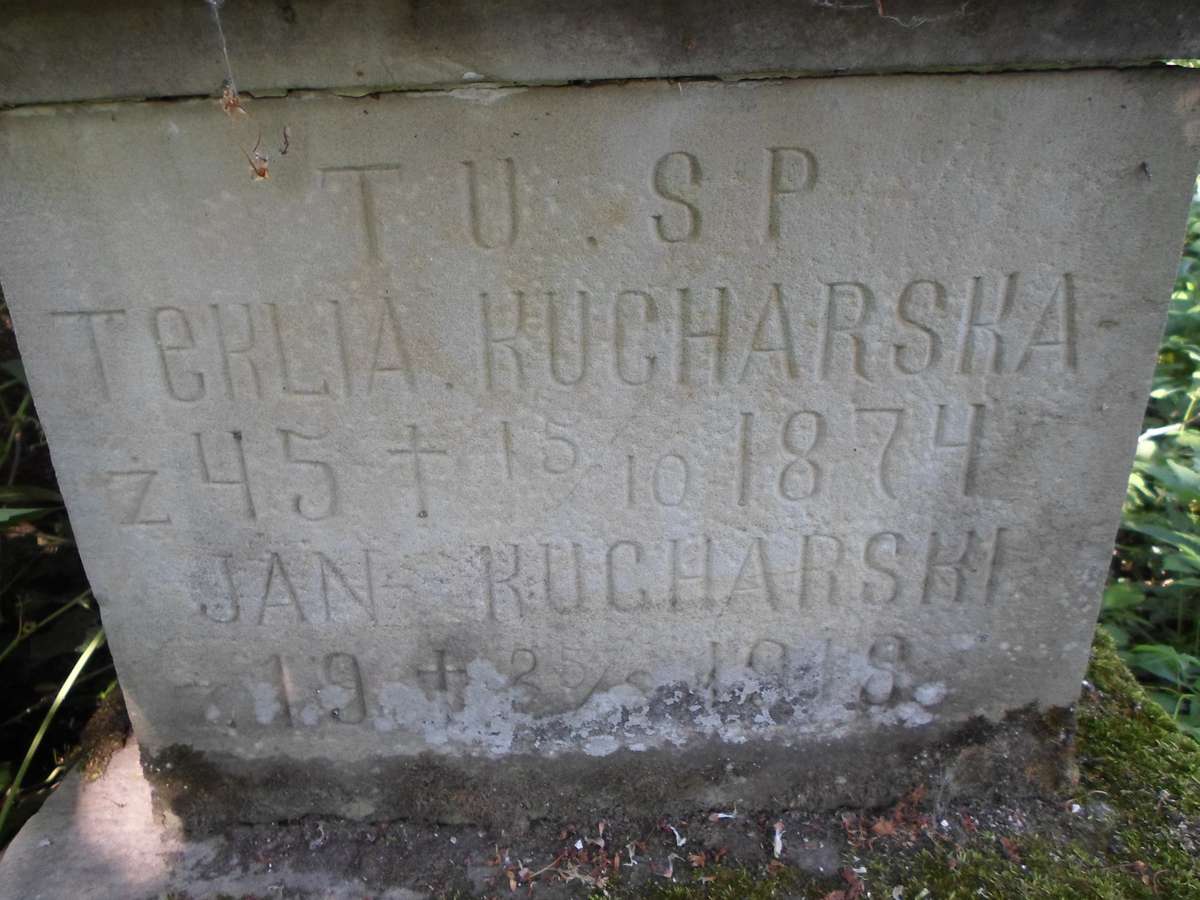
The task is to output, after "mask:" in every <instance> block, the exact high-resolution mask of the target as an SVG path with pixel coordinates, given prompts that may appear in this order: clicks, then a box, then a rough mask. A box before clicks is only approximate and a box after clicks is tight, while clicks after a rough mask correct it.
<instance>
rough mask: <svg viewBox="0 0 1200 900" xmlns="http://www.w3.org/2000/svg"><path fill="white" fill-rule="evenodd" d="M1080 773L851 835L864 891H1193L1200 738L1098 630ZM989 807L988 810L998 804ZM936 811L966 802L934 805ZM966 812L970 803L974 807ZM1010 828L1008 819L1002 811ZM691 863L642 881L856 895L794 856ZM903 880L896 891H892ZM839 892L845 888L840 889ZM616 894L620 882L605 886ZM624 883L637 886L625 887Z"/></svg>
mask: <svg viewBox="0 0 1200 900" xmlns="http://www.w3.org/2000/svg"><path fill="white" fill-rule="evenodd" d="M1077 722H1078V732H1077V740H1078V763H1079V782H1078V785H1077V786H1076V788H1075V790H1074V791H1072V792H1071V793H1070V794H1069V795H1064V796H1061V797H1058V798H1050V799H1049V800H1048V801H1047V802H1046V803H1045V804H1044V805H1041V806H1040V808H1025V809H1012V810H1001V813H1002V814H998V815H991V816H988V815H986V814H983V813H984V811H982V810H977V812H980V813H981V814H980V815H979V818H978V819H977V820H976V819H975V818H974V817H973V816H972V817H971V821H972V822H974V821H979V822H984V821H987V822H989V823H991V825H990V826H988V827H984V826H983V825H980V826H978V827H973V828H971V829H967V830H963V829H960V828H958V827H957V824H958V823H957V822H956V823H955V825H954V826H952V827H949V828H947V827H946V826H945V825H942V824H941V822H942V820H941V819H937V818H935V820H934V821H933V822H932V827H927V828H925V829H924V830H923V833H922V835H921V837H920V839H919V840H918V841H915V842H909V845H908V846H905V845H904V843H903V842H893V841H890V840H888V839H880V840H878V841H875V842H874V843H873V844H872V845H871V846H869V847H859V848H857V849H854V848H848V849H847V850H846V851H845V852H843V864H844V865H845V866H847V867H848V868H849V869H854V870H856V871H857V872H858V873H860V875H853V874H849V873H847V877H848V878H849V879H850V880H851V881H853V880H855V879H856V878H859V877H860V878H861V882H862V888H863V889H864V893H863V894H862V896H864V897H865V896H866V894H865V890H866V889H869V890H870V896H873V897H884V898H887V897H903V898H905V900H915V898H929V900H933V898H937V900H952V898H967V897H971V898H980V897H983V898H1003V900H1009V898H1047V900H1051V898H1062V900H1066V898H1071V900H1074V898H1079V897H1089V898H1104V900H1108V898H1112V900H1126V898H1140V897H1147V898H1149V897H1159V898H1161V897H1200V744H1197V743H1196V742H1195V741H1193V740H1192V739H1191V738H1189V737H1187V736H1185V735H1183V734H1181V733H1180V732H1179V731H1178V730H1177V729H1176V728H1175V727H1174V724H1173V723H1172V722H1171V720H1170V718H1169V717H1168V716H1167V714H1166V713H1165V712H1163V711H1162V710H1161V709H1160V708H1159V707H1158V706H1157V705H1156V704H1154V703H1153V701H1151V700H1150V699H1149V698H1148V697H1147V696H1146V694H1145V693H1144V692H1143V690H1142V689H1141V687H1140V686H1139V685H1138V683H1137V682H1136V681H1135V680H1134V678H1133V676H1132V675H1131V674H1130V672H1129V670H1128V669H1127V668H1126V667H1125V665H1124V663H1122V661H1121V659H1120V657H1119V656H1118V655H1117V653H1116V650H1115V648H1114V647H1113V644H1112V641H1111V640H1110V639H1109V638H1108V637H1107V636H1106V635H1104V634H1102V633H1101V634H1099V635H1098V636H1097V638H1096V640H1095V643H1094V645H1093V650H1092V661H1091V666H1090V668H1089V672H1088V684H1087V686H1086V687H1085V690H1084V695H1083V697H1082V698H1081V700H1080V703H1079V707H1078V711H1077ZM992 812H993V813H995V812H996V811H995V810H993V811H992ZM933 814H934V816H935V817H940V816H953V817H956V818H957V817H959V816H962V815H964V812H963V811H962V810H961V809H959V808H957V807H956V808H955V809H954V811H948V810H933ZM966 815H968V816H970V814H969V813H967V814H966ZM1006 816H1007V817H1008V821H1009V822H1010V823H1011V825H1012V827H1006V825H1005V817H1006ZM707 878H708V879H709V880H706V881H703V882H702V881H700V880H699V875H698V874H696V873H693V872H686V873H684V875H683V876H682V877H681V879H680V880H681V881H682V880H684V879H686V883H679V884H673V883H668V882H666V881H664V882H663V883H662V884H659V885H654V886H652V887H651V888H649V889H642V890H641V891H639V892H637V894H636V895H638V896H646V897H652V898H660V900H688V898H693V897H705V898H710V900H725V898H728V900H734V898H738V900H766V898H783V897H787V898H798V897H814V898H825V897H828V896H830V895H831V894H832V896H833V897H834V898H838V900H842V898H845V900H850V898H853V897H856V896H859V895H858V894H856V893H855V888H854V887H852V885H851V884H850V883H849V882H848V881H846V880H844V879H843V878H840V877H838V878H835V879H832V880H831V879H828V878H825V879H822V878H816V877H813V876H811V875H807V874H805V873H803V872H800V871H798V870H795V869H783V870H781V871H778V872H775V873H773V874H772V873H769V872H768V871H766V870H765V869H764V870H761V871H753V870H750V869H744V868H743V869H731V870H727V871H717V872H715V873H713V872H709V873H707ZM897 889H898V890H897ZM838 892H844V893H840V894H839V893H838ZM614 893H615V894H616V895H617V896H622V895H623V894H622V892H621V891H620V889H617V890H616V891H615V892H614V891H611V890H610V893H609V894H608V896H613V894H614ZM624 896H632V894H625V895H624Z"/></svg>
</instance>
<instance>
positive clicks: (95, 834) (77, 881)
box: [0, 743, 427, 900]
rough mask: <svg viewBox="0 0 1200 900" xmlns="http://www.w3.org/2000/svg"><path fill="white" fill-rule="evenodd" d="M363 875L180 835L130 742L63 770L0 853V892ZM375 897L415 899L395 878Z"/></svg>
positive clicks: (325, 887)
mask: <svg viewBox="0 0 1200 900" xmlns="http://www.w3.org/2000/svg"><path fill="white" fill-rule="evenodd" d="M363 891H364V888H363V885H362V883H361V882H356V881H354V880H352V879H348V878H345V877H343V876H331V875H329V874H326V873H323V872H321V870H320V868H319V867H317V866H310V867H307V868H306V869H305V870H303V871H298V870H296V869H293V868H292V867H290V866H278V865H269V864H267V863H265V862H263V861H262V860H254V859H246V858H241V857H239V856H238V855H237V854H236V853H233V854H232V855H231V847H230V844H229V841H228V839H226V838H221V837H212V838H206V839H201V840H193V839H189V838H187V837H186V836H185V834H184V831H183V828H182V827H181V825H180V823H179V822H178V821H176V820H174V819H173V817H170V816H166V817H163V816H161V815H159V814H157V813H156V812H155V811H154V808H153V803H152V801H151V790H150V784H149V782H148V781H146V779H145V776H144V775H143V774H142V768H141V765H140V764H139V762H138V748H137V745H136V743H130V744H129V745H128V746H126V747H125V748H123V749H122V750H119V751H118V752H117V753H116V754H115V755H114V756H113V758H112V761H111V762H110V764H109V766H108V769H107V770H106V771H105V773H104V774H103V776H101V777H100V778H99V779H97V780H96V781H85V780H84V779H82V778H81V777H80V775H79V773H78V772H75V773H72V774H71V775H69V776H68V777H67V778H66V780H65V781H64V783H63V784H62V785H61V786H60V787H59V788H58V789H56V790H55V792H54V793H53V794H52V795H51V796H50V798H49V799H48V800H47V801H46V803H45V804H43V806H42V808H41V809H40V810H39V811H38V812H37V813H36V814H35V815H34V816H33V818H31V819H30V820H29V821H28V822H26V823H25V826H24V827H23V828H22V829H21V830H20V832H18V834H17V836H16V837H14V838H13V840H12V842H11V843H10V844H9V845H8V847H7V848H5V850H4V854H3V856H0V900H63V898H67V897H70V898H72V900H158V898H161V897H181V898H188V897H192V898H200V897H220V896H230V897H255V896H262V897H269V896H278V895H280V894H281V893H285V894H286V896H289V897H296V896H299V897H322V898H328V900H342V898H345V900H351V898H361V897H362V896H363ZM371 896H372V897H373V898H378V900H418V898H420V897H424V896H427V894H426V893H418V892H417V891H412V890H408V889H405V888H401V887H392V888H385V889H375V890H372V892H371Z"/></svg>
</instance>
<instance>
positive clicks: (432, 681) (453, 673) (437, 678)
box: [417, 650, 470, 704]
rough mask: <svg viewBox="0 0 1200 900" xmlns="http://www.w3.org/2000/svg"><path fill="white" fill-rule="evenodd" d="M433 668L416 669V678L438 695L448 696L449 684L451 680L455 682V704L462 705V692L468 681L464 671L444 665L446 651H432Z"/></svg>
mask: <svg viewBox="0 0 1200 900" xmlns="http://www.w3.org/2000/svg"><path fill="white" fill-rule="evenodd" d="M433 659H434V662H433V668H432V669H417V677H418V678H419V679H420V680H421V681H422V682H423V683H424V684H425V685H426V686H427V687H428V689H429V690H431V691H433V692H435V693H438V694H449V693H450V691H451V687H450V682H451V679H453V680H454V681H455V682H457V684H456V686H455V688H454V694H455V702H456V703H458V704H461V703H462V690H463V688H465V687H466V686H467V682H468V681H469V680H470V679H469V677H468V675H467V670H466V669H461V668H459V669H456V668H453V667H451V666H449V665H447V663H446V651H445V650H434V651H433Z"/></svg>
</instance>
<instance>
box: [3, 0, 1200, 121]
mask: <svg viewBox="0 0 1200 900" xmlns="http://www.w3.org/2000/svg"><path fill="white" fill-rule="evenodd" d="M222 15H223V17H224V20H225V29H224V30H225V35H226V37H227V43H228V48H229V54H230V59H231V62H232V65H233V69H234V74H235V76H236V79H237V82H238V84H239V86H240V87H241V88H242V89H244V90H250V91H252V92H253V91H259V92H263V91H268V92H270V91H281V90H288V89H294V88H322V89H323V88H339V89H345V90H350V91H358V92H364V91H371V90H380V89H397V88H413V87H425V86H430V85H456V84H462V83H464V82H470V81H481V80H482V81H492V82H516V83H522V84H525V83H545V82H567V81H578V80H597V79H624V78H662V77H672V78H680V77H698V76H699V77H703V76H713V75H717V76H721V75H746V74H755V73H757V74H778V73H787V72H792V73H863V72H896V71H902V72H911V71H920V70H946V69H997V68H1039V67H1057V66H1101V65H1123V64H1130V63H1136V62H1148V61H1153V60H1160V59H1169V58H1176V57H1195V56H1200V21H1197V17H1196V15H1195V5H1194V4H1193V3H1192V2H1190V0H1155V2H1153V3H1130V2H1128V0H1006V2H994V0H992V2H978V0H973V2H963V0H879V2H877V0H805V2H791V0H743V2H738V3H728V2H724V0H670V2H663V0H660V2H652V3H647V2H645V0H583V2H580V0H575V2H569V3H565V2H562V0H439V2H437V3H422V2H419V0H410V2H405V3H398V2H394V0H360V2H357V3H355V4H354V6H353V7H352V8H347V7H345V6H339V5H338V4H331V3H327V2H324V0H286V2H285V0H279V2H274V3H249V2H244V0H229V2H227V3H225V4H224V6H223V12H222ZM225 77H226V71H225V65H224V62H223V59H222V54H221V50H220V43H219V39H218V36H217V32H216V29H215V27H214V25H213V21H212V17H211V15H210V14H209V7H208V4H207V3H205V2H204V0H156V2H145V0H107V2H105V3H103V4H98V3H95V2H91V0H54V2H46V0H8V2H6V3H5V4H4V5H3V8H0V106H2V105H15V104H22V103H35V102H55V101H64V100H85V99H99V98H114V97H181V96H195V95H203V96H207V95H212V94H214V93H219V92H220V89H221V83H222V81H223V79H224V78H225Z"/></svg>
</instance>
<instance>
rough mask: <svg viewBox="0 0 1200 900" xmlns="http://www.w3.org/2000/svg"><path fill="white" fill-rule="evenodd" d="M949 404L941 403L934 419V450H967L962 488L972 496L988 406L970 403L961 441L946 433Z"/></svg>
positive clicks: (965, 494)
mask: <svg viewBox="0 0 1200 900" xmlns="http://www.w3.org/2000/svg"><path fill="white" fill-rule="evenodd" d="M947 406H948V404H945V403H939V404H938V407H937V418H936V419H935V420H934V426H933V449H934V451H939V450H963V451H965V457H966V461H965V462H964V463H963V470H962V481H961V482H960V489H961V491H962V495H963V496H964V497H970V496H971V495H972V494H974V493H975V460H976V456H978V454H979V439H980V436H981V435H982V434H983V414H984V412H985V411H986V410H987V407H986V406H985V405H984V404H982V403H972V404H970V406H969V407H968V412H967V422H966V428H964V429H963V431H964V432H965V436H964V437H963V439H962V440H961V441H952V440H951V439H950V437H949V436H948V435H947V433H946V432H947V430H948V429H947V427H946V419H947V416H946V408H947Z"/></svg>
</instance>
